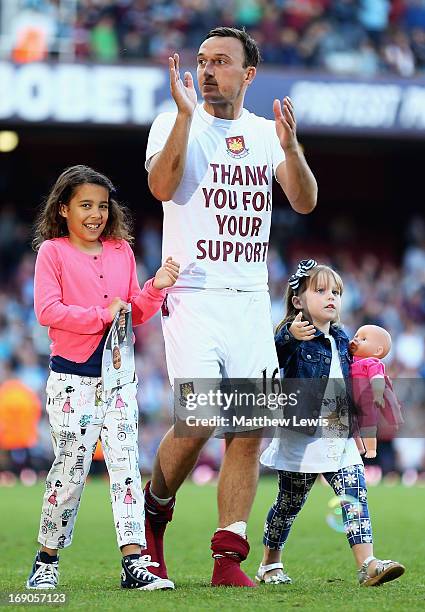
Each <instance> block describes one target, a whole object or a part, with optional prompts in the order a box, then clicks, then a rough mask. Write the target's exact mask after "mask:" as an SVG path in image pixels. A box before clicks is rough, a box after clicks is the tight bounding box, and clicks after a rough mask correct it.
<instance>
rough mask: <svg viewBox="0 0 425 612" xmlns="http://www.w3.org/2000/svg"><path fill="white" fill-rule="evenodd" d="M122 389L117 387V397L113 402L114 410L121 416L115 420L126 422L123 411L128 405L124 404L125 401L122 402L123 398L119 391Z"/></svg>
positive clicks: (125, 415)
mask: <svg viewBox="0 0 425 612" xmlns="http://www.w3.org/2000/svg"><path fill="white" fill-rule="evenodd" d="M121 389H122V387H117V397H116V400H115V409H116V410H118V411H119V412H120V414H121V417H120V418H119V419H116V420H117V421H127V414H126V411H125V409H126V408H127V406H128V404H126V403H125V401H124V400H123V398H122V397H121V395H120V391H121Z"/></svg>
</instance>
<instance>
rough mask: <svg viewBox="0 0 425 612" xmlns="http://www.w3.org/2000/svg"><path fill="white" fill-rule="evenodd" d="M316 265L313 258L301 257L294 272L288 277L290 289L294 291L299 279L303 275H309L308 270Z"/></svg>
mask: <svg viewBox="0 0 425 612" xmlns="http://www.w3.org/2000/svg"><path fill="white" fill-rule="evenodd" d="M315 266H317V261H316V260H315V259H302V260H301V261H300V263H299V264H298V268H297V271H296V272H295V274H292V276H290V277H289V280H288V283H289V286H290V287H291V289H292V291H296V290H297V289H298V287H299V286H300V282H301V279H302V278H303V277H305V276H309V274H308V273H309V272H310V270H311V269H312V268H314V267H315Z"/></svg>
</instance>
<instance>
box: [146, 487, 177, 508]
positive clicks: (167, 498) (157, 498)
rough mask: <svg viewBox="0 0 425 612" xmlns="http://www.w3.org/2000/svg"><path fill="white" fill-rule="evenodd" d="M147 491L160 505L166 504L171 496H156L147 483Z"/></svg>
mask: <svg viewBox="0 0 425 612" xmlns="http://www.w3.org/2000/svg"><path fill="white" fill-rule="evenodd" d="M149 492H150V494H151V495H152V497H153V498H154V500H155V501H156V502H157V503H158V504H159V505H160V506H166V505H167V504H168V502H170V501H171V500H172V499H173V498H172V497H165V498H162V497H157V496H156V495H155V493H154V492H153V491H152V487H151V486H150V485H149Z"/></svg>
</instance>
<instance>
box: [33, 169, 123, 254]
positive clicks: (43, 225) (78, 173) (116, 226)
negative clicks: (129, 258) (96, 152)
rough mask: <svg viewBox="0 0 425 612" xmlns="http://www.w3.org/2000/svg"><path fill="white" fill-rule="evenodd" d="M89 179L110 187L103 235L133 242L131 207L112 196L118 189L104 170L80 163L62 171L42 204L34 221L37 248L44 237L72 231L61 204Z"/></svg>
mask: <svg viewBox="0 0 425 612" xmlns="http://www.w3.org/2000/svg"><path fill="white" fill-rule="evenodd" d="M87 183H89V184H92V185H100V186H101V187H105V188H106V189H107V190H108V194H109V197H108V203H109V215H108V221H107V222H106V226H105V229H104V230H103V232H102V237H103V238H115V239H117V240H127V242H130V243H132V242H133V236H132V235H131V225H132V223H131V217H130V213H129V210H128V208H126V207H125V206H123V205H122V204H119V203H118V202H117V200H115V199H114V198H113V197H112V196H113V194H115V192H116V189H115V187H114V185H113V184H112V182H111V181H110V180H109V179H108V177H106V176H105V175H104V174H101V173H100V172H97V171H96V170H93V169H92V168H89V167H88V166H83V165H78V166H71V167H70V168H67V169H66V170H64V171H63V172H62V174H61V175H60V176H59V178H58V179H57V181H56V183H55V184H54V185H53V187H52V189H51V191H50V193H49V195H48V196H47V198H46V200H45V202H44V204H43V205H42V208H41V210H40V212H39V215H38V217H37V219H36V222H35V224H34V240H33V241H32V246H33V249H34V250H35V251H38V249H39V248H40V246H41V244H42V243H43V242H44V241H45V240H51V239H52V238H60V237H61V236H68V235H69V232H68V226H67V224H66V219H65V218H64V217H63V216H62V215H61V214H60V208H61V206H62V205H63V204H65V205H67V204H69V203H70V201H71V200H72V198H73V197H74V195H75V192H76V191H77V189H78V187H80V186H81V185H84V184H87Z"/></svg>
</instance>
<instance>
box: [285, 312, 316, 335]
mask: <svg viewBox="0 0 425 612" xmlns="http://www.w3.org/2000/svg"><path fill="white" fill-rule="evenodd" d="M302 316H303V313H302V312H299V313H298V314H297V316H296V317H295V319H294V320H293V322H292V324H291V326H290V328H289V331H290V333H291V334H292V335H293V336H294V338H295V339H296V340H312V339H313V338H314V332H315V331H316V328H315V327H314V325H311V324H310V323H309V321H301V319H302Z"/></svg>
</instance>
